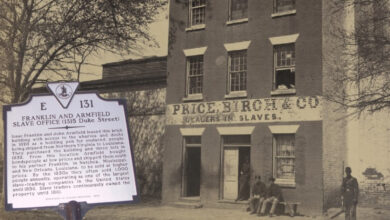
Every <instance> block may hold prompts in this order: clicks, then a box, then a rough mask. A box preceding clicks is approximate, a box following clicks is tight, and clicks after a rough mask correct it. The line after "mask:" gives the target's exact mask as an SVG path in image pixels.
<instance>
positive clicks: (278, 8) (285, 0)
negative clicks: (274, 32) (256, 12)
mask: <svg viewBox="0 0 390 220" xmlns="http://www.w3.org/2000/svg"><path fill="white" fill-rule="evenodd" d="M274 1H275V8H274V12H283V11H289V10H293V9H295V0H274Z"/></svg>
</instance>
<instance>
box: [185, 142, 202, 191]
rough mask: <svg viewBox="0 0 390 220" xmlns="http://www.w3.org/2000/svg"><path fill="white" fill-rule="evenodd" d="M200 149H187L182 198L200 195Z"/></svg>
mask: <svg viewBox="0 0 390 220" xmlns="http://www.w3.org/2000/svg"><path fill="white" fill-rule="evenodd" d="M200 149H201V148H200V147H187V149H186V162H185V163H186V169H185V171H184V172H185V192H184V196H187V197H189V196H199V195H200V153H201V151H200Z"/></svg>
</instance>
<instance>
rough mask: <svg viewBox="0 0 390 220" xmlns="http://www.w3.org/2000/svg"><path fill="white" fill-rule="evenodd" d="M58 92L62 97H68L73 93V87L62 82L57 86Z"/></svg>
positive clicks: (58, 95)
mask: <svg viewBox="0 0 390 220" xmlns="http://www.w3.org/2000/svg"><path fill="white" fill-rule="evenodd" d="M56 94H57V97H59V98H61V99H68V98H70V96H71V95H72V87H70V86H69V85H66V84H60V85H58V86H57V88H56Z"/></svg>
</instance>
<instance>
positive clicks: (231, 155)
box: [223, 148, 239, 200]
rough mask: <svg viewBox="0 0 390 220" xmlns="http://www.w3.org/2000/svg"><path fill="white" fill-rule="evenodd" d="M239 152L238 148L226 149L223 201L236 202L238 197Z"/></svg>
mask: <svg viewBox="0 0 390 220" xmlns="http://www.w3.org/2000/svg"><path fill="white" fill-rule="evenodd" d="M238 162H239V151H238V149H237V148H225V149H224V163H223V174H224V175H223V199H229V200H235V199H236V198H237V195H238V166H239V163H238Z"/></svg>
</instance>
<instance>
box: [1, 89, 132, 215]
mask: <svg viewBox="0 0 390 220" xmlns="http://www.w3.org/2000/svg"><path fill="white" fill-rule="evenodd" d="M48 87H49V88H50V90H51V91H52V92H53V94H54V95H34V96H32V97H31V98H30V100H29V101H27V102H26V103H24V104H20V105H8V106H4V108H3V111H4V112H3V113H4V121H5V123H4V127H5V148H4V149H5V162H6V170H5V175H6V178H5V184H6V185H5V192H6V201H5V202H6V209H7V210H12V209H29V208H43V207H56V206H58V205H59V204H61V203H67V202H69V201H71V200H74V201H77V202H86V203H88V204H102V203H121V202H131V201H133V200H134V199H135V198H136V197H137V187H136V181H135V171H134V162H133V156H132V151H131V147H130V138H129V132H128V124H127V117H126V111H125V102H124V100H105V99H102V98H101V97H99V96H98V95H97V94H95V93H74V92H75V90H76V88H77V84H69V83H58V84H52V85H49V86H48Z"/></svg>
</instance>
